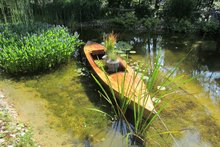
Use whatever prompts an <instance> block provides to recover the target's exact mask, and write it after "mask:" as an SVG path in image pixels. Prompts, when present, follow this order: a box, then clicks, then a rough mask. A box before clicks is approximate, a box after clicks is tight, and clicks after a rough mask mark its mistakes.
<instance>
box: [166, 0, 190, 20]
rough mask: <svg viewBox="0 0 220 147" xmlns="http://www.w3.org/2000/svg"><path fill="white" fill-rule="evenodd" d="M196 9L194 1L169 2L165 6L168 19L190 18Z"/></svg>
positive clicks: (176, 0) (171, 0) (178, 0)
mask: <svg viewBox="0 0 220 147" xmlns="http://www.w3.org/2000/svg"><path fill="white" fill-rule="evenodd" d="M193 9H194V2H193V0H169V1H167V2H166V4H165V9H164V12H165V14H166V15H167V17H174V18H177V19H179V20H180V19H183V18H190V17H191V16H192V12H193Z"/></svg>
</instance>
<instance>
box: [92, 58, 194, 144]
mask: <svg viewBox="0 0 220 147" xmlns="http://www.w3.org/2000/svg"><path fill="white" fill-rule="evenodd" d="M160 61H161V56H157V57H156V59H155V60H154V61H153V62H154V64H145V65H146V66H143V67H140V66H138V68H137V70H136V71H135V72H134V74H133V76H132V78H130V79H127V78H126V77H127V74H128V73H127V72H126V71H125V73H124V76H123V78H121V77H120V79H119V78H118V79H117V85H118V91H119V95H117V96H116V95H115V93H114V89H113V87H112V85H111V81H110V79H109V77H108V74H107V73H106V72H105V69H104V68H102V70H103V71H104V72H105V75H106V79H107V81H108V85H109V89H108V90H106V89H105V88H104V87H103V86H102V84H101V83H100V82H99V81H98V79H97V78H96V77H95V76H93V78H94V79H95V81H96V83H97V84H98V85H99V87H100V89H101V90H100V94H101V96H102V97H103V98H104V99H105V100H106V101H107V102H108V103H109V104H110V106H111V108H112V110H113V111H112V112H113V114H112V115H113V116H112V117H111V118H115V120H119V121H120V120H123V121H124V122H125V123H126V125H127V128H128V130H129V131H128V133H127V134H126V140H129V138H133V139H134V138H135V140H140V141H141V142H142V143H143V144H144V143H145V141H146V138H145V136H146V133H147V130H148V129H149V127H150V126H151V125H152V124H153V122H154V121H155V120H156V118H157V117H159V115H160V113H161V112H162V111H163V110H164V109H165V107H166V105H167V103H169V101H167V102H165V101H164V102H163V103H160V101H163V100H164V99H165V98H166V97H170V96H171V95H172V94H173V93H175V92H177V91H178V87H179V86H180V85H181V84H184V83H186V82H188V81H190V80H192V79H187V80H183V78H184V77H183V76H179V77H175V78H174V77H172V75H173V74H174V73H175V71H176V70H177V69H178V67H179V64H180V63H181V62H182V60H181V61H180V62H179V63H178V64H177V65H176V66H175V68H174V69H172V70H170V71H168V72H166V73H163V72H162V71H161V68H162V64H161V62H160ZM146 62H147V61H146ZM143 69H145V72H141V71H143ZM128 80H129V81H128ZM137 80H138V81H137ZM177 80H178V81H179V80H182V83H181V84H179V85H175V82H176V81H177ZM165 87H166V89H167V90H166V91H163V92H161V89H163V88H165ZM168 87H169V88H168ZM131 89H132V90H131ZM140 89H141V90H140ZM108 91H110V92H108ZM132 91H133V92H132ZM134 91H139V92H138V95H135V94H134ZM127 93H129V95H128V96H127V97H125V95H126V94H127ZM151 98H156V99H157V101H155V103H154V109H153V110H152V111H150V112H148V113H147V114H146V110H145V107H143V106H145V105H147V102H148V100H149V99H151ZM129 107H130V108H131V109H132V110H133V113H132V114H131V113H130V115H129V116H130V117H132V118H133V121H132V122H130V121H129V117H127V115H126V113H127V110H128V108H129ZM99 111H100V110H99ZM109 115H111V114H109ZM163 124H164V123H163ZM166 128H167V127H166ZM167 131H168V130H167ZM170 135H171V136H172V134H171V133H170ZM127 143H128V141H127Z"/></svg>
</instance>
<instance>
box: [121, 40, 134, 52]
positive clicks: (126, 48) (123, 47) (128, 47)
mask: <svg viewBox="0 0 220 147" xmlns="http://www.w3.org/2000/svg"><path fill="white" fill-rule="evenodd" d="M117 48H118V49H119V50H123V51H129V50H131V49H132V48H133V46H131V45H130V44H129V43H127V42H125V41H119V42H118V43H117Z"/></svg>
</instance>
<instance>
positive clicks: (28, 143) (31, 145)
mask: <svg viewBox="0 0 220 147" xmlns="http://www.w3.org/2000/svg"><path fill="white" fill-rule="evenodd" d="M32 138H33V134H32V130H30V129H29V130H28V131H27V132H26V133H25V134H24V135H23V136H20V138H19V142H18V144H16V146H19V147H22V146H25V147H37V146H38V145H37V144H36V143H35V142H34V140H33V139H32Z"/></svg>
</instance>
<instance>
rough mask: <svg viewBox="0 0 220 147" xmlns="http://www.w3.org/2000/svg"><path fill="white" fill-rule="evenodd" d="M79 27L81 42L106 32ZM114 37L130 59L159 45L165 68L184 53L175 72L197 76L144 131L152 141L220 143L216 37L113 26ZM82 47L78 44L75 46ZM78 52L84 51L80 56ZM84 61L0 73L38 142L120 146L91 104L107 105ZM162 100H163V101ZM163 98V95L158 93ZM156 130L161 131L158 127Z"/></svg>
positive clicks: (219, 71) (151, 53) (109, 125)
mask: <svg viewBox="0 0 220 147" xmlns="http://www.w3.org/2000/svg"><path fill="white" fill-rule="evenodd" d="M111 31H112V30H99V29H80V30H79V31H78V32H79V33H80V37H81V39H82V40H83V41H85V42H86V41H87V40H92V41H97V42H100V41H101V40H102V35H103V33H104V32H106V33H109V32H111ZM114 32H115V33H118V40H122V41H126V42H129V43H132V44H133V46H134V48H133V49H132V50H134V51H136V54H131V55H130V59H131V61H132V62H139V63H140V64H141V63H145V62H144V61H145V59H146V57H147V56H148V57H150V58H154V57H155V56H156V55H157V54H158V50H159V49H160V48H161V54H162V59H161V62H162V64H163V67H164V68H163V69H164V71H166V70H167V69H172V68H174V66H175V65H176V63H178V61H180V60H181V59H182V58H184V57H186V55H187V53H188V52H189V51H191V53H190V54H189V55H188V56H187V57H186V59H185V60H184V62H182V63H181V64H180V68H179V70H178V71H177V72H176V73H175V75H183V74H184V75H187V76H188V77H192V76H196V77H197V80H193V81H192V82H190V83H187V84H186V85H184V86H181V89H182V92H181V93H178V94H174V95H172V96H170V97H169V98H168V99H170V103H169V104H168V106H167V108H166V109H165V110H164V111H163V112H162V113H161V119H162V120H163V122H164V123H165V124H166V126H167V127H168V128H169V130H170V131H171V132H172V133H173V135H174V136H175V140H173V139H172V138H171V137H170V135H168V133H167V131H166V129H165V128H164V126H163V125H162V123H161V121H160V120H159V119H157V120H156V121H155V123H154V124H153V126H152V127H151V128H150V129H149V130H148V133H147V138H148V141H149V144H150V145H152V146H158V145H161V146H172V145H173V146H220V58H219V56H220V38H211V37H204V36H200V37H198V36H193V35H175V34H164V35H160V34H150V33H140V32H136V33H134V32H131V31H118V30H115V31H114ZM80 52H81V51H79V53H80ZM80 57H83V55H82V54H80V55H79V57H78V58H80ZM88 71H89V68H88V67H87V66H86V65H85V64H84V62H82V60H81V59H75V60H73V61H72V62H70V63H69V64H68V65H64V66H62V67H60V68H58V69H56V70H54V71H52V72H50V73H46V74H42V75H36V76H32V77H25V78H23V77H22V78H19V79H14V78H9V77H6V76H3V75H2V76H1V79H0V89H2V90H3V92H4V93H5V94H6V96H7V97H8V101H10V102H12V103H13V104H14V106H15V108H16V109H17V110H18V113H19V116H20V118H21V119H22V120H24V121H26V122H28V123H29V124H30V126H31V127H32V128H33V130H34V133H35V134H34V135H35V138H36V139H37V141H39V142H40V143H41V145H42V146H89V145H91V144H92V145H93V146H125V140H124V138H123V136H122V135H121V134H120V132H118V131H115V130H114V129H113V127H112V126H114V124H112V122H111V121H110V120H109V118H108V117H107V116H105V115H103V114H101V113H99V112H95V111H92V110H91V109H89V108H98V109H102V110H105V111H109V109H108V105H106V103H105V102H104V100H102V99H101V98H100V96H99V94H98V91H97V89H98V87H97V85H96V84H95V82H94V80H93V79H92V78H91V77H90V74H89V72H88ZM164 101H165V100H164ZM162 102H163V100H162ZM159 133H162V134H159Z"/></svg>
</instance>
